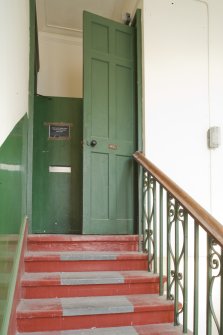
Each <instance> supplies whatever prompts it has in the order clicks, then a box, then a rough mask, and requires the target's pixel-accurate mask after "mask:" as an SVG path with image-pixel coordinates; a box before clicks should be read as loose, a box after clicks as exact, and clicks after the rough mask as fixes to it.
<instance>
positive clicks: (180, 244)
mask: <svg viewBox="0 0 223 335" xmlns="http://www.w3.org/2000/svg"><path fill="white" fill-rule="evenodd" d="M187 218H188V214H187V212H186V211H185V209H184V208H183V207H182V206H181V205H180V204H179V202H178V201H177V200H175V199H174V198H173V197H172V196H171V195H170V194H167V298H168V299H170V300H174V305H175V320H174V321H175V322H174V323H175V325H179V324H180V322H179V315H180V314H181V313H183V312H184V313H186V315H187V310H186V306H187V290H185V286H187V266H185V265H187V257H188V255H187V254H188V252H187V250H188V240H187V229H188V227H187V224H188V219H187ZM180 225H181V226H182V229H183V234H184V238H183V239H182V241H181V240H180ZM180 301H181V304H180ZM184 320H185V322H187V317H186V318H184ZM185 327H187V326H185Z"/></svg>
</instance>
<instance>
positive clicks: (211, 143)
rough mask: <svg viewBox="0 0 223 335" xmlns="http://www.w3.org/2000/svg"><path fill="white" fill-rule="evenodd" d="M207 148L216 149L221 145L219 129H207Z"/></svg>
mask: <svg viewBox="0 0 223 335" xmlns="http://www.w3.org/2000/svg"><path fill="white" fill-rule="evenodd" d="M207 136H208V148H209V149H216V148H218V147H219V146H220V145H221V128H220V127H211V128H209V129H208V133H207Z"/></svg>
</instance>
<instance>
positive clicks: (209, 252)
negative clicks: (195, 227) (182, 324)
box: [206, 236, 212, 335]
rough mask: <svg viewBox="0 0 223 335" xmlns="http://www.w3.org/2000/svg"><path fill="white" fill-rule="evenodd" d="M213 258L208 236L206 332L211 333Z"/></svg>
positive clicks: (209, 334) (208, 334)
mask: <svg viewBox="0 0 223 335" xmlns="http://www.w3.org/2000/svg"><path fill="white" fill-rule="evenodd" d="M210 259H211V237H210V236H207V306H206V309H207V311H206V313H207V319H206V328H207V330H206V334H207V335H211V333H212V317H211V308H210V295H211V292H210V286H211V278H212V268H211V266H210Z"/></svg>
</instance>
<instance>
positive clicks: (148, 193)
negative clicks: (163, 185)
mask: <svg viewBox="0 0 223 335" xmlns="http://www.w3.org/2000/svg"><path fill="white" fill-rule="evenodd" d="M151 178H152V177H151V175H150V174H149V173H148V192H147V209H148V212H147V217H148V218H147V231H146V233H147V241H148V242H147V243H148V264H149V272H151V271H152V252H151V250H152V244H151V239H150V234H151V221H152V199H151V198H152V197H151Z"/></svg>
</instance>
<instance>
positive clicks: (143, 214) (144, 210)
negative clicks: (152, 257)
mask: <svg viewBox="0 0 223 335" xmlns="http://www.w3.org/2000/svg"><path fill="white" fill-rule="evenodd" d="M147 175H148V172H147V171H146V170H144V169H143V201H142V206H143V209H142V236H143V240H142V244H143V251H146V235H145V234H146V223H147V219H146V217H147V201H146V195H147V192H148V183H147Z"/></svg>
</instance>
